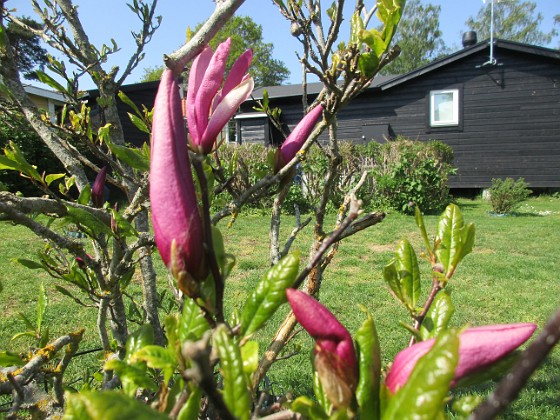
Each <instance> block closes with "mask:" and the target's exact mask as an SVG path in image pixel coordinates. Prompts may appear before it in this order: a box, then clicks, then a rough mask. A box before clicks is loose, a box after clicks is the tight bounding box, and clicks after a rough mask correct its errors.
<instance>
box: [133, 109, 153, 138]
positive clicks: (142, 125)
mask: <svg viewBox="0 0 560 420" xmlns="http://www.w3.org/2000/svg"><path fill="white" fill-rule="evenodd" d="M128 118H130V121H131V122H132V124H134V126H135V127H136V128H137V129H138V130H140V131H142V132H143V133H146V134H150V129H149V128H148V126H147V125H146V123H145V122H144V120H143V119H142V118H140V117H137V116H136V115H134V114H131V113H130V112H128Z"/></svg>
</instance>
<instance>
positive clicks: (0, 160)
mask: <svg viewBox="0 0 560 420" xmlns="http://www.w3.org/2000/svg"><path fill="white" fill-rule="evenodd" d="M1 169H6V170H9V171H20V167H19V165H18V163H17V162H16V161H15V160H12V159H9V158H7V157H6V156H0V170H1Z"/></svg>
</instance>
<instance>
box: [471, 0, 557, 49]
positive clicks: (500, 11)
mask: <svg viewBox="0 0 560 420" xmlns="http://www.w3.org/2000/svg"><path fill="white" fill-rule="evenodd" d="M536 7H537V4H536V3H535V2H532V1H520V0H509V1H503V2H494V36H495V37H496V38H501V39H507V40H510V41H517V42H523V43H525V44H533V45H541V46H545V45H547V44H548V43H550V41H552V38H553V37H554V36H555V35H556V31H555V30H554V29H553V30H551V31H550V32H543V31H542V30H541V29H540V25H541V23H542V21H543V16H542V14H541V13H537V12H536ZM491 10H492V3H491V2H487V3H486V4H485V5H483V6H482V7H481V8H480V10H479V11H478V14H477V15H476V16H474V17H473V16H471V17H470V18H469V19H468V20H467V21H466V22H465V24H466V25H467V26H468V27H469V28H470V29H471V30H473V31H476V33H477V35H478V39H480V40H483V39H487V38H490V21H491Z"/></svg>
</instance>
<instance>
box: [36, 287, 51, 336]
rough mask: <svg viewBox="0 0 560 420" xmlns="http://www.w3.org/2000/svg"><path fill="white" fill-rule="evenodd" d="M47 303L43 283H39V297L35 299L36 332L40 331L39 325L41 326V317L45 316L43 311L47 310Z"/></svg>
mask: <svg viewBox="0 0 560 420" xmlns="http://www.w3.org/2000/svg"><path fill="white" fill-rule="evenodd" d="M48 305H49V297H48V296H47V292H46V290H45V284H44V283H41V285H40V286H39V299H38V300H37V308H36V309H37V332H38V333H40V332H41V327H42V326H43V319H44V318H45V313H46V312H47V306H48Z"/></svg>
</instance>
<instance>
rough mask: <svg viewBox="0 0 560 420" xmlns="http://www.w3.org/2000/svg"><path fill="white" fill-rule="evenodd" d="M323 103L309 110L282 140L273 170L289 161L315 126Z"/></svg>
mask: <svg viewBox="0 0 560 420" xmlns="http://www.w3.org/2000/svg"><path fill="white" fill-rule="evenodd" d="M323 109H324V108H323V105H321V104H319V105H317V106H316V107H315V108H313V109H312V110H311V111H309V112H308V113H307V114H306V115H305V116H304V117H303V118H302V119H301V121H300V122H299V123H298V125H296V127H295V128H294V130H293V131H292V132H291V133H290V135H289V136H288V138H286V140H284V143H282V146H280V149H279V151H277V152H276V156H275V159H274V172H275V173H276V172H278V171H279V170H280V169H282V168H283V167H284V166H286V164H287V163H288V162H289V161H291V160H292V159H293V158H294V156H295V155H296V153H297V152H299V150H300V149H301V148H302V146H303V144H304V143H305V141H306V140H307V138H308V137H309V135H310V134H311V132H312V131H313V129H314V128H315V124H316V123H317V121H319V118H321V115H323Z"/></svg>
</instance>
